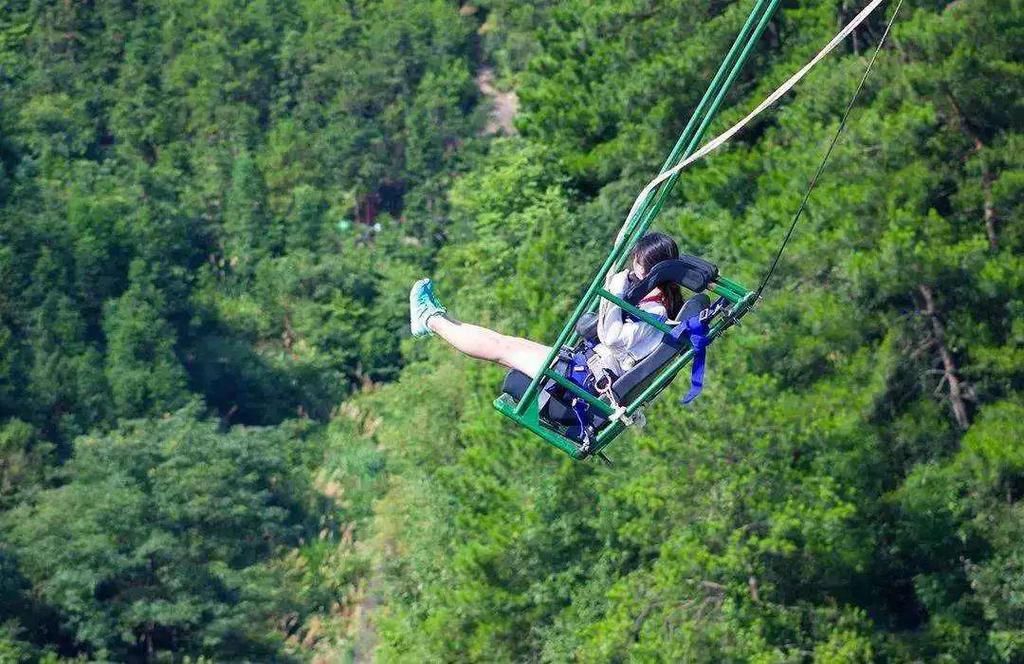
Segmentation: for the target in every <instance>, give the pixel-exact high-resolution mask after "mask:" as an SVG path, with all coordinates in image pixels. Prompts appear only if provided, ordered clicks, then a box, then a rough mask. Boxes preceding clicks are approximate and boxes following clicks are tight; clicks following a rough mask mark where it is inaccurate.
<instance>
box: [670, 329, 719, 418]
mask: <svg viewBox="0 0 1024 664" xmlns="http://www.w3.org/2000/svg"><path fill="white" fill-rule="evenodd" d="M683 335H686V336H687V337H688V339H689V341H690V346H691V347H692V348H693V364H692V366H691V369H690V391H689V392H687V393H686V396H684V397H683V398H682V399H680V400H679V403H680V404H683V405H686V404H688V403H690V402H691V401H693V400H694V399H696V398H697V397H698V396H699V395H700V393H701V391H702V390H703V389H704V366H705V363H706V362H707V356H708V352H707V347H708V345H709V344H710V343H711V340H710V339H709V338H708V324H707V321H706V320H701V316H700V315H697V316H693V317H692V318H688V319H686V320H685V321H683V322H682V323H680V324H679V325H676V326H675V328H673V330H672V333H671V334H670V335H668V336H670V337H671V338H672V340H673V342H674V345H676V346H678V345H679V344H680V339H681V338H682V337H683Z"/></svg>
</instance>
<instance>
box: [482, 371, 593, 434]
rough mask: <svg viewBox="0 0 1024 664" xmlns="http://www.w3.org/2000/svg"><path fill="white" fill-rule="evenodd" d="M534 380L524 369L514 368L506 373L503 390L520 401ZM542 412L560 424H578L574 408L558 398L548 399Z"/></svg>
mask: <svg viewBox="0 0 1024 664" xmlns="http://www.w3.org/2000/svg"><path fill="white" fill-rule="evenodd" d="M532 381H533V379H532V378H530V377H529V376H527V375H526V374H524V373H523V372H522V371H516V370H515V369H512V370H510V371H509V372H508V373H507V374H505V382H503V383H502V384H501V391H502V392H504V393H505V394H507V395H509V396H511V397H512V398H513V399H515V400H516V401H519V400H520V399H522V398H523V395H524V394H526V390H527V388H529V387H530V383H531V382H532ZM542 389H543V388H542ZM541 414H542V415H543V416H544V417H546V418H548V419H549V420H552V421H554V422H558V423H559V424H576V415H575V414H574V413H573V412H572V409H571V408H569V407H568V406H566V405H565V404H564V403H562V402H561V401H559V400H558V399H551V400H550V401H548V404H547V406H545V408H544V412H543V413H541Z"/></svg>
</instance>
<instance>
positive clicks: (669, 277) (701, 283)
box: [622, 254, 718, 305]
mask: <svg viewBox="0 0 1024 664" xmlns="http://www.w3.org/2000/svg"><path fill="white" fill-rule="evenodd" d="M717 278H718V268H717V267H715V266H714V265H713V264H711V263H709V262H707V261H706V260H704V259H703V258H697V257H696V256H688V255H686V254H683V255H682V256H680V257H679V258H673V259H671V260H667V261H661V262H660V263H658V264H657V265H655V266H654V267H653V268H651V271H650V272H648V273H647V276H646V277H644V278H643V279H641V280H640V281H638V282H636V283H635V284H633V285H632V286H630V287H629V288H628V289H627V290H626V294H625V296H623V298H622V299H624V300H625V301H626V302H629V303H630V304H632V305H636V304H637V303H639V302H640V300H642V299H644V296H645V295H647V294H648V293H650V292H651V291H652V290H654V289H655V288H657V287H658V286H662V285H664V284H679V285H680V286H682V287H684V288H687V289H689V290H691V291H693V292H694V293H699V292H701V291H702V290H704V289H705V288H707V287H708V283H710V282H712V281H714V280H715V279H717Z"/></svg>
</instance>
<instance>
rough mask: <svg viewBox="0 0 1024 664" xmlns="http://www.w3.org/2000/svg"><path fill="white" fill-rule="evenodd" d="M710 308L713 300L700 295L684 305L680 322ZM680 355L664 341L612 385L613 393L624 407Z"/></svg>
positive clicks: (703, 294) (702, 294) (680, 314)
mask: <svg viewBox="0 0 1024 664" xmlns="http://www.w3.org/2000/svg"><path fill="white" fill-rule="evenodd" d="M710 306H711V298H709V297H708V296H707V295H706V294H705V293H699V294H697V295H695V296H693V297H691V298H690V299H689V300H687V301H686V304H684V305H683V308H682V310H681V311H680V312H679V320H681V321H685V320H687V319H689V318H693V317H694V316H697V315H699V314H700V312H701V311H703V310H704V309H707V308H708V307H710ZM678 354H679V351H678V349H676V348H675V347H674V346H671V345H670V344H667V343H665V342H664V341H662V342H661V343H660V344H658V346H657V348H655V349H654V350H653V351H651V353H650V354H649V355H647V357H645V358H643V359H642V360H640V361H639V362H637V363H636V365H634V366H633V368H632V369H630V370H629V371H627V372H626V373H624V374H622V375H621V376H619V378H618V379H617V380H616V381H615V382H614V383H612V393H613V394H614V395H615V398H616V399H617V400H618V401H619V403H621V404H624V405H625V404H627V403H629V401H630V400H631V399H635V398H636V397H637V395H638V394H639V393H640V391H641V390H642V389H644V388H645V387H647V386H648V385H649V384H650V383H651V381H652V380H653V379H654V377H655V376H656V375H657V374H658V371H659V370H660V369H661V368H662V367H663V366H665V365H666V364H668V363H669V362H670V361H671V360H672V358H674V357H676V355H678Z"/></svg>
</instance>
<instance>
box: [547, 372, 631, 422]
mask: <svg viewBox="0 0 1024 664" xmlns="http://www.w3.org/2000/svg"><path fill="white" fill-rule="evenodd" d="M544 375H545V376H547V377H548V378H550V379H551V380H553V381H555V382H556V383H558V384H559V385H561V386H562V387H564V388H565V389H567V390H569V391H570V392H572V393H573V394H575V395H576V396H578V397H579V398H581V399H583V400H584V401H586V402H587V403H589V404H590V405H591V406H593V407H594V408H597V409H598V410H599V411H601V412H602V413H604V414H605V415H611V414H612V413H614V412H615V409H614V408H612V407H611V406H609V405H608V404H606V403H605V402H603V401H601V400H600V399H599V398H597V397H596V396H594V395H593V394H591V393H590V392H587V391H586V390H585V389H583V388H582V387H580V386H579V385H577V384H576V383H574V382H572V381H571V380H569V379H568V378H566V377H565V376H563V375H562V374H560V373H558V372H557V371H552V370H551V369H545V370H544Z"/></svg>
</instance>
